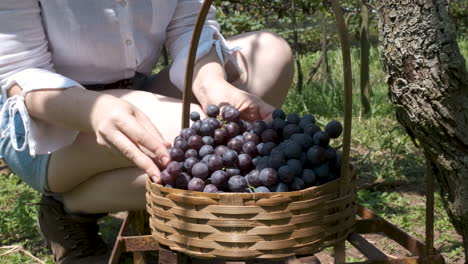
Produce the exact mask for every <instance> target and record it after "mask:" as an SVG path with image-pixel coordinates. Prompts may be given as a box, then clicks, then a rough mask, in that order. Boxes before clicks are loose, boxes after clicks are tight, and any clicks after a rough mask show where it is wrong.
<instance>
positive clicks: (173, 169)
mask: <svg viewBox="0 0 468 264" xmlns="http://www.w3.org/2000/svg"><path fill="white" fill-rule="evenodd" d="M166 171H167V172H168V173H169V174H170V175H172V176H173V177H174V178H175V177H177V176H178V175H179V174H180V173H181V172H182V166H181V165H180V163H179V162H178V161H171V162H169V164H167V167H166Z"/></svg>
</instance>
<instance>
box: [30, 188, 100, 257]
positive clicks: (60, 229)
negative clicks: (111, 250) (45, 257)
mask: <svg viewBox="0 0 468 264" xmlns="http://www.w3.org/2000/svg"><path fill="white" fill-rule="evenodd" d="M39 205H40V210H39V228H40V231H41V233H42V235H43V236H44V239H45V240H46V242H47V244H48V245H49V246H50V247H51V249H52V252H53V254H54V260H55V262H56V263H59V264H69V263H70V264H71V263H74V264H75V263H98V262H101V261H92V262H90V258H91V257H93V256H102V258H105V257H106V251H107V246H106V244H105V243H104V241H103V240H102V238H101V237H100V236H99V235H98V231H99V227H98V225H97V220H98V219H99V218H100V217H103V216H105V214H98V215H97V214H89V215H88V214H69V213H67V212H65V210H64V207H63V204H62V203H61V202H59V201H57V200H55V199H53V198H52V197H50V196H45V195H42V198H41V201H40V202H39ZM102 263H104V262H102Z"/></svg>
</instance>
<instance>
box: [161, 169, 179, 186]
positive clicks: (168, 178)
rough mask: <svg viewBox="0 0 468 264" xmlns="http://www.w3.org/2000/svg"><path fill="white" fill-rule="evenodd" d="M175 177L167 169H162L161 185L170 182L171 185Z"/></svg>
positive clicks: (173, 183)
mask: <svg viewBox="0 0 468 264" xmlns="http://www.w3.org/2000/svg"><path fill="white" fill-rule="evenodd" d="M175 178H176V177H174V176H172V175H171V174H170V173H169V172H168V171H167V170H163V171H162V172H161V185H166V184H170V185H172V186H174V185H175Z"/></svg>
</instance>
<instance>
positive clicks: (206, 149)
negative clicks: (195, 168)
mask: <svg viewBox="0 0 468 264" xmlns="http://www.w3.org/2000/svg"><path fill="white" fill-rule="evenodd" d="M213 153H214V148H213V146H210V145H204V146H203V147H201V148H200V150H199V151H198V155H200V157H201V158H203V157H205V156H207V155H211V154H213Z"/></svg>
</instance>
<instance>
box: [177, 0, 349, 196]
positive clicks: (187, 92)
mask: <svg viewBox="0 0 468 264" xmlns="http://www.w3.org/2000/svg"><path fill="white" fill-rule="evenodd" d="M330 1H331V4H332V7H333V11H334V13H335V17H336V23H337V27H338V34H339V37H340V43H341V51H342V55H343V78H344V129H343V130H344V132H343V159H342V163H341V164H342V166H341V176H342V177H343V178H344V179H345V180H343V181H341V186H340V190H341V191H344V190H346V184H347V183H348V182H349V181H350V179H349V177H350V173H349V154H350V149H351V121H352V90H353V84H352V71H351V55H350V54H351V52H350V46H349V39H348V30H347V28H346V24H345V21H344V18H343V9H342V7H341V6H340V4H339V3H338V2H337V0H330ZM212 3H213V0H205V1H204V2H203V5H202V7H201V9H200V12H199V14H198V17H197V21H196V24H195V29H194V31H193V35H192V40H191V42H190V49H189V56H188V60H187V65H186V72H185V82H184V91H183V96H182V128H184V127H188V126H189V116H190V104H191V102H192V96H193V94H192V82H193V71H194V67H195V58H196V54H197V48H198V43H199V41H200V35H201V32H202V29H203V24H204V22H205V20H206V17H207V15H208V12H209V10H210V7H211V4H212Z"/></svg>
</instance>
